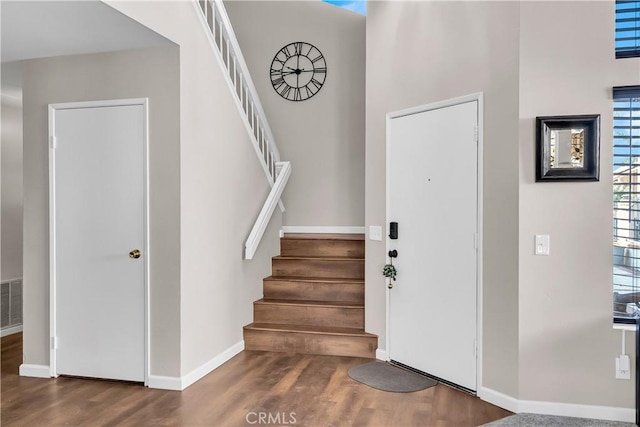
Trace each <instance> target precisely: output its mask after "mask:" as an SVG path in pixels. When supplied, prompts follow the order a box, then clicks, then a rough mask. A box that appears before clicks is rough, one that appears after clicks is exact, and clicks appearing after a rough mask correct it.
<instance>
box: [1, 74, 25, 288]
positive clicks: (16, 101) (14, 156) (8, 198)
mask: <svg viewBox="0 0 640 427" xmlns="http://www.w3.org/2000/svg"><path fill="white" fill-rule="evenodd" d="M0 108H1V110H0V117H1V118H2V124H1V130H2V136H1V137H0V147H1V148H2V153H1V154H0V157H1V158H2V165H1V166H0V171H1V172H2V178H1V179H0V181H1V182H2V189H1V190H0V193H1V195H2V200H1V201H0V206H1V207H2V213H1V214H0V218H1V221H2V223H1V224H0V230H2V238H1V239H0V240H1V241H2V247H1V249H0V253H1V255H2V259H1V260H0V281H5V280H11V279H18V278H21V277H22V91H21V90H20V89H19V88H15V87H7V86H4V85H3V86H2V106H1V107H0Z"/></svg>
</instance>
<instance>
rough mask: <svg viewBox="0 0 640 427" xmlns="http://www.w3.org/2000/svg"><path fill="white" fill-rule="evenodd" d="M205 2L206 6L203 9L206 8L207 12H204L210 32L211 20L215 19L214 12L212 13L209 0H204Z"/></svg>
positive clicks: (211, 27)
mask: <svg viewBox="0 0 640 427" xmlns="http://www.w3.org/2000/svg"><path fill="white" fill-rule="evenodd" d="M205 2H206V7H205V9H206V10H207V13H205V16H206V20H207V26H208V27H209V29H211V32H213V25H214V24H213V22H214V21H215V14H214V13H213V6H212V5H211V1H210V0H205Z"/></svg>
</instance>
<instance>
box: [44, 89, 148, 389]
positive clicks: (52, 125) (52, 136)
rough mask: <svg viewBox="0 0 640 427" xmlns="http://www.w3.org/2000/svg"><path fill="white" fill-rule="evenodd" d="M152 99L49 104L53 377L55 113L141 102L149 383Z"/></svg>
mask: <svg viewBox="0 0 640 427" xmlns="http://www.w3.org/2000/svg"><path fill="white" fill-rule="evenodd" d="M148 104H149V99H148V98H132V99H113V100H103V101H83V102H65V103H55V104H49V117H48V120H49V136H48V142H47V143H48V145H49V374H50V376H51V377H57V376H58V373H57V369H56V344H57V343H56V340H55V337H56V326H57V322H56V227H55V224H56V192H55V176H56V150H55V145H56V140H55V132H56V126H55V125H56V112H57V111H59V110H73V109H85V108H100V107H124V106H132V105H139V106H142V109H143V115H142V126H143V134H142V143H143V154H142V155H143V165H142V180H143V186H142V194H143V196H142V198H143V227H142V228H143V235H144V239H143V243H142V251H143V253H144V254H145V256H144V257H143V259H144V264H143V265H144V385H145V386H147V385H148V383H149V367H150V362H149V349H150V345H149V339H150V336H151V334H150V331H149V327H150V321H149V266H150V259H151V257H150V255H151V254H150V252H149V247H150V244H149V106H148Z"/></svg>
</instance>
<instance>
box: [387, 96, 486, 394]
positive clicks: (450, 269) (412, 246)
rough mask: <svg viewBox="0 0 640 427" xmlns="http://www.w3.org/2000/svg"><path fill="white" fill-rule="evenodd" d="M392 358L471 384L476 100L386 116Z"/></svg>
mask: <svg viewBox="0 0 640 427" xmlns="http://www.w3.org/2000/svg"><path fill="white" fill-rule="evenodd" d="M388 126H389V129H388V138H389V139H388V144H389V145H388V156H389V157H388V159H387V166H388V168H389V170H388V183H387V186H388V196H389V201H388V203H389V221H393V222H397V223H398V239H397V240H388V247H389V249H390V250H391V249H395V250H397V251H398V257H397V258H396V259H394V260H393V262H394V265H395V266H396V268H397V271H398V276H397V280H396V281H395V282H393V285H394V286H393V288H392V289H391V290H390V291H389V349H388V351H389V356H390V358H391V359H392V360H394V361H396V362H400V363H402V364H404V365H408V366H410V367H412V368H415V369H418V370H420V371H423V372H426V373H428V374H430V375H433V376H435V377H438V378H441V379H443V380H446V381H449V382H451V383H454V384H456V385H459V386H462V387H465V388H467V389H469V390H476V353H475V351H476V347H475V346H476V325H477V323H476V322H477V319H476V311H477V308H476V302H477V297H476V292H477V250H476V247H477V241H478V240H477V239H478V235H477V233H478V228H477V223H478V212H477V206H478V145H477V142H476V132H477V126H478V101H477V100H473V101H470V102H464V103H461V104H456V105H452V106H447V107H442V108H436V109H431V110H427V111H421V112H411V113H408V114H400V115H398V116H395V117H391V118H390V119H389V121H388Z"/></svg>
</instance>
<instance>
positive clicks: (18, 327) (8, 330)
mask: <svg viewBox="0 0 640 427" xmlns="http://www.w3.org/2000/svg"><path fill="white" fill-rule="evenodd" d="M18 332H22V325H16V326H10V327H8V328H4V329H2V330H0V337H7V336H9V335H13V334H17V333H18Z"/></svg>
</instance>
